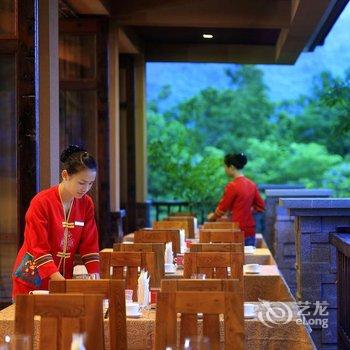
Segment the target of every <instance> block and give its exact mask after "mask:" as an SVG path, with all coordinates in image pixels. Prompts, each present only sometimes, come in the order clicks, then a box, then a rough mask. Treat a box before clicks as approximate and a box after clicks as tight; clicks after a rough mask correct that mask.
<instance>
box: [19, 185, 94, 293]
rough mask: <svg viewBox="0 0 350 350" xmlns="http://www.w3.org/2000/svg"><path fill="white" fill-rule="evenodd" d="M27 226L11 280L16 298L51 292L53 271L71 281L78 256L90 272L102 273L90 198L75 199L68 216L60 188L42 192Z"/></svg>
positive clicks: (30, 209)
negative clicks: (21, 295)
mask: <svg viewBox="0 0 350 350" xmlns="http://www.w3.org/2000/svg"><path fill="white" fill-rule="evenodd" d="M25 223H26V224H25V231H24V243H23V246H22V247H21V249H20V250H19V252H18V255H17V258H16V262H15V266H14V271H13V277H12V279H13V292H12V294H13V297H15V296H16V294H18V293H28V292H29V291H31V290H35V289H48V281H49V276H51V275H52V274H53V273H54V272H58V271H59V272H60V273H61V274H62V275H63V276H64V277H65V278H72V275H73V261H74V254H75V253H79V254H80V256H81V258H82V260H83V262H84V264H85V266H86V268H87V270H88V272H89V273H98V272H99V269H100V263H99V253H98V252H99V247H98V232H97V228H96V223H95V218H94V204H93V202H92V199H91V197H90V196H88V195H84V196H83V197H82V198H79V199H77V198H74V199H73V202H72V204H71V207H70V210H69V213H68V215H67V216H66V215H65V212H64V209H63V205H62V202H61V198H60V195H59V192H58V186H55V187H52V188H49V189H47V190H44V191H41V192H39V193H38V194H37V195H36V196H35V197H34V198H33V199H32V201H31V203H30V206H29V208H28V211H27V213H26V217H25Z"/></svg>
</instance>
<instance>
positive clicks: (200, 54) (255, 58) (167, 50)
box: [145, 44, 275, 64]
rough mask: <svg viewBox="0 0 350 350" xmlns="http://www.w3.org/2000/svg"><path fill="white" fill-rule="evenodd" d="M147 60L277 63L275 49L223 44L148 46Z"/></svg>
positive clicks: (261, 46)
mask: <svg viewBox="0 0 350 350" xmlns="http://www.w3.org/2000/svg"><path fill="white" fill-rule="evenodd" d="M145 60H146V61H149V62H150V61H153V62H157V61H159V62H161V61H164V62H211V63H214V62H220V63H246V64H264V63H265V64H273V63H275V47H274V46H263V45H256V46H254V45H223V44H217V45H215V44H157V45H149V44H148V45H147V44H146V46H145Z"/></svg>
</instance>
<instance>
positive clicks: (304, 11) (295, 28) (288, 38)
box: [276, 0, 334, 64]
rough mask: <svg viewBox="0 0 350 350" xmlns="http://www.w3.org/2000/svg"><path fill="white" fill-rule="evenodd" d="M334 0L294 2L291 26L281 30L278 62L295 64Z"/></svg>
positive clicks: (277, 52)
mask: <svg viewBox="0 0 350 350" xmlns="http://www.w3.org/2000/svg"><path fill="white" fill-rule="evenodd" d="M333 3H334V1H333V0H300V1H295V2H294V12H295V14H294V17H293V21H292V23H291V26H290V28H289V29H288V30H286V31H283V30H282V31H281V34H280V36H279V39H278V42H277V45H276V63H277V64H293V63H295V62H296V60H297V58H298V57H299V55H300V53H301V52H302V51H303V49H304V48H305V47H306V46H307V43H308V42H309V40H310V38H311V36H312V35H313V33H314V32H315V30H317V28H318V25H319V24H320V23H321V21H322V19H323V18H324V15H325V14H326V13H327V9H328V7H329V6H332V4H333Z"/></svg>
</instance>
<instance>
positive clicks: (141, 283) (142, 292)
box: [137, 270, 149, 307]
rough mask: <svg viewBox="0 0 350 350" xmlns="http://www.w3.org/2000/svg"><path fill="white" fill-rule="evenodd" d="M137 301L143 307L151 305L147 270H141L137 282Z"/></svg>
mask: <svg viewBox="0 0 350 350" xmlns="http://www.w3.org/2000/svg"><path fill="white" fill-rule="evenodd" d="M137 301H138V303H139V304H140V306H141V307H147V306H148V305H149V276H148V272H147V271H145V270H141V273H140V276H139V278H138V280H137Z"/></svg>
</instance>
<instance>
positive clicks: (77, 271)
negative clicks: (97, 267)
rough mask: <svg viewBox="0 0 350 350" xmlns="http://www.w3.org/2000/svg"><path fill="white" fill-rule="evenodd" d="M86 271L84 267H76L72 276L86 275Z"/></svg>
mask: <svg viewBox="0 0 350 350" xmlns="http://www.w3.org/2000/svg"><path fill="white" fill-rule="evenodd" d="M87 274H88V271H87V269H86V267H85V265H76V266H74V268H73V276H75V275H87Z"/></svg>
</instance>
